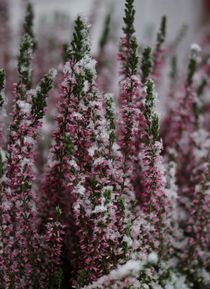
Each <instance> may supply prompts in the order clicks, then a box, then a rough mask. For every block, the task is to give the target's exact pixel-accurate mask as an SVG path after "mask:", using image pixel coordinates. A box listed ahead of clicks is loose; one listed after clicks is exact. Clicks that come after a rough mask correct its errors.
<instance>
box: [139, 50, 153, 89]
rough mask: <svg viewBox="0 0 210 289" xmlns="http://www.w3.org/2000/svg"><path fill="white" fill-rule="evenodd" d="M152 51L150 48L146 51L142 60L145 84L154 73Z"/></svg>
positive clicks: (143, 81)
mask: <svg viewBox="0 0 210 289" xmlns="http://www.w3.org/2000/svg"><path fill="white" fill-rule="evenodd" d="M151 53H152V49H151V48H150V47H149V46H148V47H146V48H145V49H144V51H143V54H142V60H141V72H142V83H143V84H144V83H145V82H146V81H147V79H148V77H149V75H150V73H151V71H152V56H151Z"/></svg>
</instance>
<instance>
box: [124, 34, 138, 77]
mask: <svg viewBox="0 0 210 289" xmlns="http://www.w3.org/2000/svg"><path fill="white" fill-rule="evenodd" d="M137 50H138V44H137V41H136V38H135V37H134V36H133V37H132V38H131V39H130V45H129V51H128V57H127V62H126V64H125V74H126V76H129V75H133V74H136V72H137V68H138V62H139V57H138V51H137Z"/></svg>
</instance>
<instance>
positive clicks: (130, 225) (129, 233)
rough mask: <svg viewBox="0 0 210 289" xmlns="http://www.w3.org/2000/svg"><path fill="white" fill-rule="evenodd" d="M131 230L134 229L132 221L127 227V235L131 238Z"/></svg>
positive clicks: (129, 221)
mask: <svg viewBox="0 0 210 289" xmlns="http://www.w3.org/2000/svg"><path fill="white" fill-rule="evenodd" d="M131 229H132V222H131V220H128V222H127V224H126V227H125V234H126V236H127V237H130V235H131Z"/></svg>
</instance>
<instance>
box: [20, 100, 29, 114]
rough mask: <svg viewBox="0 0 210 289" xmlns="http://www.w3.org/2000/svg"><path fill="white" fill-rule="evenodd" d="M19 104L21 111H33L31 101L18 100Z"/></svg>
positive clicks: (26, 112)
mask: <svg viewBox="0 0 210 289" xmlns="http://www.w3.org/2000/svg"><path fill="white" fill-rule="evenodd" d="M17 105H18V106H19V108H20V109H21V111H22V112H23V113H25V114H28V113H30V112H31V104H30V103H27V102H26V101H24V100H18V101H17Z"/></svg>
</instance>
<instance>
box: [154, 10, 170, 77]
mask: <svg viewBox="0 0 210 289" xmlns="http://www.w3.org/2000/svg"><path fill="white" fill-rule="evenodd" d="M166 25H167V18H166V16H163V17H162V19H161V23H160V30H159V32H158V34H157V43H156V48H155V51H154V54H153V70H152V76H153V77H154V78H159V77H160V68H161V66H162V63H163V52H164V49H163V43H164V41H165V37H166Z"/></svg>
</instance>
